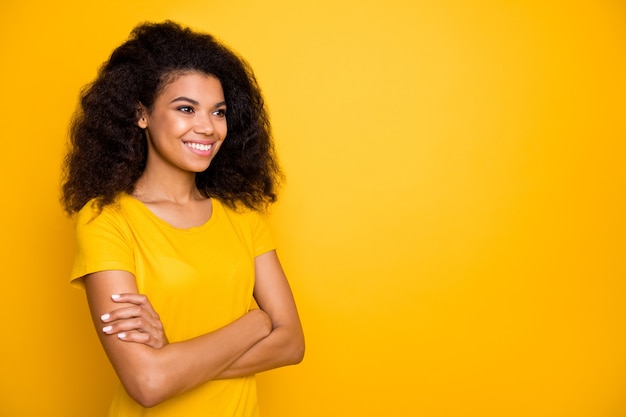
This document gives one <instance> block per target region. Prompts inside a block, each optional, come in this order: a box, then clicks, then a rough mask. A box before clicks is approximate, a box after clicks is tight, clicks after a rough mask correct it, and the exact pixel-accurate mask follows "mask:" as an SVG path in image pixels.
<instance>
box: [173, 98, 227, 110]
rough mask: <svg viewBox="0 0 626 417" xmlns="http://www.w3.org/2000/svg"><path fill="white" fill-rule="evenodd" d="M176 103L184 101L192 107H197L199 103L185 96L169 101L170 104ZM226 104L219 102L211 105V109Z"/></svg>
mask: <svg viewBox="0 0 626 417" xmlns="http://www.w3.org/2000/svg"><path fill="white" fill-rule="evenodd" d="M177 101H186V102H188V103H191V104H193V105H194V106H199V105H200V103H199V102H198V101H197V100H194V99H192V98H189V97H185V96H180V97H176V98H175V99H174V100H172V101H170V104H172V103H176V102H177ZM225 105H226V102H225V101H220V102H219V103H215V104H214V105H213V107H214V108H215V107H221V106H225Z"/></svg>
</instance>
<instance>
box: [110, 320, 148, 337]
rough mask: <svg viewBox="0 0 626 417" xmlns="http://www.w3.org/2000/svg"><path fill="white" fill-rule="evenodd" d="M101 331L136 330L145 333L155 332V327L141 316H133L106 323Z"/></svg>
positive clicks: (114, 332)
mask: <svg viewBox="0 0 626 417" xmlns="http://www.w3.org/2000/svg"><path fill="white" fill-rule="evenodd" d="M102 331H103V332H104V333H106V334H117V333H122V332H127V331H138V332H142V333H147V334H153V335H154V334H156V333H157V332H156V329H155V328H154V327H153V326H152V325H151V324H150V323H149V322H147V321H146V320H144V319H142V318H141V317H135V318H130V319H125V320H118V321H115V322H112V323H108V324H107V325H106V326H104V327H102Z"/></svg>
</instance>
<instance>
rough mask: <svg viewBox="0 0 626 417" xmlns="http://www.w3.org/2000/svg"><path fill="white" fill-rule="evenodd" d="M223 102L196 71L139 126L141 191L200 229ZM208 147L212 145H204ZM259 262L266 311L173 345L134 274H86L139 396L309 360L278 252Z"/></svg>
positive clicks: (168, 215) (259, 295)
mask: <svg viewBox="0 0 626 417" xmlns="http://www.w3.org/2000/svg"><path fill="white" fill-rule="evenodd" d="M180 97H184V99H182V100H181V99H180ZM223 108H225V104H224V98H223V93H222V89H221V85H220V83H219V81H218V80H217V79H216V78H215V77H211V76H207V75H204V74H200V73H188V74H185V75H182V76H180V77H179V78H177V79H176V80H174V81H173V82H172V83H171V84H169V85H168V86H167V87H166V88H165V89H164V91H163V92H162V93H161V95H160V96H159V97H158V98H157V100H156V102H155V105H154V106H153V108H152V109H151V110H150V111H148V110H147V109H145V108H143V109H142V112H141V115H140V119H139V120H138V122H137V124H138V126H140V127H141V128H143V129H146V132H147V135H146V136H147V138H148V159H147V165H146V169H145V172H144V173H143V175H142V176H141V177H140V178H139V181H138V182H137V185H136V187H135V190H134V192H133V195H134V197H135V198H137V199H139V200H140V201H142V202H143V203H144V204H146V206H147V207H148V208H149V209H150V210H152V211H153V212H154V213H155V214H156V215H157V216H158V217H160V218H161V219H163V220H165V221H167V222H168V223H170V224H171V225H172V226H174V227H179V228H188V227H194V226H198V225H201V224H204V223H205V222H206V221H207V220H208V219H209V218H210V217H211V214H212V202H211V199H209V198H206V197H204V196H203V195H202V193H200V192H199V190H198V189H197V188H196V185H195V175H196V173H197V172H200V171H203V170H205V169H206V168H207V167H208V165H209V164H210V162H211V160H212V158H213V157H214V156H215V153H216V152H217V151H218V150H219V147H220V145H221V143H222V142H223V141H224V140H225V138H226V120H225V117H222V116H223V115H222V114H221V112H220V110H221V109H223ZM191 143H193V144H194V145H193V146H189V145H190V144H191ZM208 144H210V145H211V148H210V150H209V151H206V150H204V151H203V150H198V149H197V146H196V145H202V146H208ZM254 264H255V287H254V297H255V299H256V301H257V304H258V305H259V307H260V309H254V310H251V311H249V312H247V313H246V314H244V315H243V316H241V317H240V318H238V319H237V320H235V321H233V322H232V323H230V324H228V325H226V326H224V327H222V328H220V329H218V330H215V331H213V332H210V333H207V334H204V335H201V336H199V337H196V338H193V339H189V340H185V341H181V342H177V343H168V341H167V336H166V335H165V334H164V331H163V326H162V324H161V322H160V319H159V315H158V314H157V312H155V311H154V309H153V308H152V306H151V304H150V302H149V300H148V299H147V298H146V297H145V296H143V295H140V294H138V292H139V291H138V288H137V284H136V280H135V277H134V276H133V275H132V274H130V273H129V272H126V271H117V270H110V271H102V272H97V273H93V274H90V275H87V276H85V277H84V278H83V280H84V283H85V288H86V291H87V299H88V302H89V307H90V310H91V315H92V319H93V322H94V325H95V326H96V329H98V334H99V337H100V341H101V343H102V345H103V347H104V350H105V351H106V353H107V355H108V357H109V360H110V361H111V363H112V365H113V367H114V368H115V371H116V372H117V375H118V377H119V378H120V381H121V382H122V384H123V385H124V387H125V388H126V391H127V392H128V393H129V394H130V396H131V397H133V398H134V399H135V400H136V401H137V402H138V403H140V404H141V405H143V406H145V407H151V406H154V405H156V404H159V403H160V402H162V401H164V400H166V399H168V398H171V397H173V396H175V395H177V394H180V393H182V392H185V391H188V390H190V389H192V388H194V387H196V386H198V385H200V384H203V383H205V382H207V381H210V380H213V379H219V378H234V377H241V376H247V375H252V374H254V373H257V372H261V371H265V370H268V369H273V368H276V367H280V366H285V365H290V364H295V363H298V362H300V361H301V360H302V357H303V354H304V337H303V333H302V326H301V324H300V319H299V317H298V312H297V310H296V306H295V302H294V299H293V295H292V293H291V290H290V288H289V284H288V282H287V279H286V277H285V274H284V272H283V269H282V267H281V265H280V261H279V259H278V256H277V255H276V252H275V251H270V252H267V253H264V254H262V255H260V256H258V257H256V258H255V262H254ZM112 295H120V297H119V298H117V299H116V300H114V299H113V298H112ZM106 314H108V317H107V316H106ZM103 315H104V317H105V318H104V319H103ZM109 326H110V328H107V327H109ZM103 328H107V329H106V331H105V330H103Z"/></svg>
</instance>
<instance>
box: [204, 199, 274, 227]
mask: <svg viewBox="0 0 626 417" xmlns="http://www.w3.org/2000/svg"><path fill="white" fill-rule="evenodd" d="M213 204H214V208H213V209H214V210H215V211H216V212H218V213H219V212H222V213H224V215H225V217H227V218H228V219H229V220H230V221H231V222H233V223H237V224H240V225H247V226H249V227H253V228H254V227H256V226H258V225H259V224H265V223H267V221H268V216H267V214H266V213H262V212H259V211H257V210H252V209H250V208H248V207H246V206H244V205H242V204H240V205H238V206H236V207H229V206H227V205H226V204H224V203H222V202H221V201H219V200H217V199H214V200H213Z"/></svg>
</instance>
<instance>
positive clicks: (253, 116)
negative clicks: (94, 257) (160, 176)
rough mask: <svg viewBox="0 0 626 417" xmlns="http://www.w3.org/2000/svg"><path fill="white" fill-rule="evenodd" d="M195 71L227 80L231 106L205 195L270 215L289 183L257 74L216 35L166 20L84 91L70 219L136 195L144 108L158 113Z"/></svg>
mask: <svg viewBox="0 0 626 417" xmlns="http://www.w3.org/2000/svg"><path fill="white" fill-rule="evenodd" d="M191 71H195V72H200V73H204V74H207V75H212V76H215V77H216V78H217V79H219V80H220V82H221V84H222V89H223V91H224V98H225V100H226V103H227V105H228V116H227V118H226V123H227V128H228V139H227V140H225V141H224V142H223V144H222V146H221V148H220V151H219V152H218V153H217V154H216V155H215V158H214V159H213V160H212V161H211V164H210V166H209V168H208V169H207V170H205V171H203V172H200V173H198V174H197V175H196V185H197V186H198V189H199V190H200V191H201V192H202V193H203V194H204V195H205V196H206V197H215V198H217V199H219V200H220V201H222V202H224V203H225V204H226V205H228V206H230V207H233V208H235V207H238V206H239V205H241V204H243V205H244V206H246V207H248V208H250V209H254V210H259V211H262V210H264V209H265V208H266V207H267V206H268V205H269V204H271V203H273V202H275V201H276V198H277V188H278V185H279V183H280V180H281V179H282V178H283V176H282V172H281V170H280V167H279V165H278V162H277V158H276V155H275V153H274V146H273V141H272V135H271V129H270V124H269V116H268V113H267V110H266V108H265V104H264V100H263V96H262V95H261V91H260V88H259V86H258V84H257V81H256V78H255V76H254V73H253V71H252V69H251V68H250V66H249V65H248V64H247V62H246V61H245V60H244V59H242V58H241V57H240V56H238V55H237V54H236V53H235V52H233V51H232V50H230V49H229V48H227V47H226V46H225V45H224V44H222V43H221V42H220V41H218V40H216V39H215V38H214V37H213V36H211V35H209V34H206V33H200V32H197V31H193V30H191V29H190V28H186V27H183V26H181V25H179V24H178V23H175V22H172V21H165V22H162V23H143V24H140V25H138V26H137V27H135V29H134V30H133V31H132V32H131V35H130V37H129V39H128V40H127V41H126V42H124V43H123V44H122V45H120V46H119V47H118V48H116V49H115V50H114V51H113V53H112V54H111V57H110V58H109V60H108V61H106V62H105V63H104V64H103V65H102V67H101V68H100V70H99V72H98V76H97V78H96V80H95V81H94V82H93V83H91V84H90V85H88V86H87V87H86V88H85V89H84V90H83V91H82V92H81V97H80V103H79V106H78V108H77V110H76V112H75V114H74V118H73V120H72V123H71V127H70V148H69V151H68V153H67V155H66V157H65V160H64V166H63V168H64V182H63V185H62V196H61V202H62V204H63V206H64V208H65V211H66V212H67V213H68V214H69V215H72V214H74V213H76V212H78V211H79V210H80V209H81V208H82V207H83V206H84V205H85V204H86V203H87V202H88V201H90V200H91V199H96V200H97V204H98V206H99V207H100V208H101V209H102V207H104V206H106V205H108V204H111V203H112V202H113V201H114V200H115V197H116V195H117V194H119V193H120V192H127V193H132V191H133V189H134V187H135V184H136V182H137V180H138V179H139V177H140V176H141V174H142V173H143V171H144V169H145V166H146V157H147V143H146V136H145V132H144V130H143V129H141V128H140V127H139V126H137V120H138V117H139V113H138V104H142V105H143V106H145V108H147V109H148V111H150V110H151V109H152V106H153V105H154V102H155V100H156V98H157V96H158V95H159V94H160V93H161V92H162V91H163V90H164V88H165V87H166V86H167V85H168V83H170V82H172V81H174V79H175V78H176V76H177V75H179V74H183V73H185V72H191Z"/></svg>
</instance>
